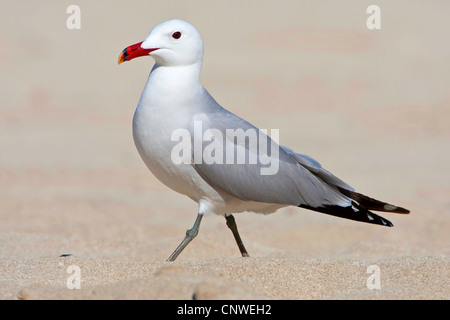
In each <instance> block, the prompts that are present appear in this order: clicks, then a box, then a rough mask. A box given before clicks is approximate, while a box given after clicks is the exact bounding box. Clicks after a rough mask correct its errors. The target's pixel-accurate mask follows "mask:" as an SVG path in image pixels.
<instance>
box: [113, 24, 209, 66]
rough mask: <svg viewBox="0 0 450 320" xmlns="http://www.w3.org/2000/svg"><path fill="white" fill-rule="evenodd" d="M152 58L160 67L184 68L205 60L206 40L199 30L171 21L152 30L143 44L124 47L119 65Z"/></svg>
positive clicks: (189, 25)
mask: <svg viewBox="0 0 450 320" xmlns="http://www.w3.org/2000/svg"><path fill="white" fill-rule="evenodd" d="M146 55H150V56H152V57H153V58H154V59H155V62H156V64H157V65H159V66H185V65H191V64H197V63H200V64H201V62H202V59H203V40H202V37H201V36H200V33H199V32H198V31H197V29H195V28H194V26H192V25H191V24H190V23H187V22H186V21H183V20H178V19H175V20H169V21H166V22H163V23H161V24H159V25H157V26H156V27H154V28H153V29H152V31H151V32H150V34H149V35H148V37H147V38H146V39H145V40H144V41H143V42H139V43H136V44H134V45H132V46H129V47H127V48H125V49H124V50H123V51H122V53H121V54H120V56H119V64H120V63H122V62H124V61H129V60H131V59H134V58H136V57H140V56H146Z"/></svg>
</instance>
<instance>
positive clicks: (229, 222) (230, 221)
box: [225, 214, 250, 257]
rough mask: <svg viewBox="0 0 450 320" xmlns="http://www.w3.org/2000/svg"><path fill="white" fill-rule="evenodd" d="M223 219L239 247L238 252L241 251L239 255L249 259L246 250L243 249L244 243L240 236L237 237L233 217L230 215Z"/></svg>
mask: <svg viewBox="0 0 450 320" xmlns="http://www.w3.org/2000/svg"><path fill="white" fill-rule="evenodd" d="M225 219H226V220H227V226H228V228H230V230H231V232H233V236H234V239H235V240H236V243H237V245H238V247H239V251H241V255H242V256H243V257H250V255H249V254H248V252H247V250H246V249H245V247H244V243H243V242H242V239H241V236H240V235H239V232H238V229H237V225H236V221H235V220H234V217H233V216H232V215H231V214H230V215H229V216H225Z"/></svg>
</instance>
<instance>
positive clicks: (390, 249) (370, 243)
mask: <svg viewBox="0 0 450 320" xmlns="http://www.w3.org/2000/svg"><path fill="white" fill-rule="evenodd" d="M69 4H72V3H69V2H65V1H59V2H58V3H57V4H56V3H55V1H38V2H28V3H26V4H25V3H19V2H17V1H10V0H7V1H6V2H5V3H4V4H3V5H2V7H3V10H2V12H1V13H0V15H1V17H0V18H1V19H0V28H1V30H3V31H2V33H1V35H0V40H1V43H2V46H1V48H0V77H1V83H2V85H1V86H0V150H1V151H0V298H1V299H448V298H449V297H450V286H449V278H450V277H449V270H450V268H449V240H450V239H449V234H450V232H449V231H450V213H449V210H448V208H449V207H450V197H449V195H450V185H449V181H450V173H449V170H448V163H450V148H449V142H450V130H449V126H448V124H449V123H450V94H449V91H448V88H449V84H450V70H449V68H448V56H449V54H450V45H449V44H448V41H442V34H443V33H445V30H448V29H449V27H450V23H449V21H448V19H447V12H448V11H449V10H450V5H449V4H448V3H445V2H433V3H426V2H414V3H410V2H408V1H395V3H392V2H390V1H378V3H377V4H378V5H379V6H380V7H381V9H382V11H381V12H382V29H381V30H368V29H367V28H366V25H365V21H366V19H367V17H368V15H367V14H366V13H365V9H366V4H364V3H361V2H360V1H344V2H339V4H338V3H337V2H335V1H320V2H316V1H302V2H300V1H286V0H284V1H276V2H274V1H271V2H268V3H267V4H266V5H261V4H260V2H259V1H246V2H244V3H242V2H240V1H227V2H223V3H220V4H219V3H214V4H212V3H211V2H208V1H197V2H196V3H195V5H192V4H190V2H189V4H187V3H186V2H182V1H164V2H162V3H160V4H155V2H149V1H134V2H133V5H132V6H130V5H124V4H125V2H123V1H95V2H92V1H77V4H78V5H79V6H80V8H81V14H82V16H81V29H80V30H68V29H67V27H66V19H67V17H68V14H67V13H66V8H67V6H68V5H69ZM237 5H239V8H240V9H239V10H235V7H236V6H237ZM170 18H182V19H185V20H187V21H190V22H191V23H193V24H194V25H195V26H197V28H198V29H199V30H200V32H201V33H202V35H203V37H204V41H205V61H204V69H203V73H202V82H203V84H204V86H205V87H206V88H207V89H208V90H209V91H210V93H211V94H212V95H213V96H214V97H215V98H216V99H217V100H218V101H219V102H220V103H221V104H222V105H224V106H226V107H227V108H228V109H230V110H231V111H233V112H235V113H236V114H238V115H240V116H242V117H244V118H246V119H248V120H249V121H250V122H252V123H254V124H255V125H257V126H259V127H261V128H268V129H272V128H274V129H275V128H277V129H278V128H279V129H280V141H281V143H282V144H284V145H287V146H289V147H290V148H292V149H294V150H296V151H297V152H300V153H304V154H308V155H310V156H312V157H314V158H316V159H317V160H319V161H320V162H321V163H322V165H323V166H324V167H326V168H327V169H329V170H330V171H331V172H333V173H335V174H336V175H337V176H339V177H341V178H342V179H344V180H345V181H346V182H348V183H349V184H350V185H352V186H353V187H355V188H356V189H357V190H358V191H359V192H362V193H365V194H368V195H370V196H372V197H375V198H379V199H382V200H385V201H388V202H391V203H394V204H398V205H400V206H403V207H406V208H408V209H410V210H411V214H410V215H395V214H384V215H383V216H385V217H386V218H388V219H389V220H391V221H392V222H393V223H394V225H395V227H393V228H385V227H381V226H373V225H368V224H363V223H359V222H353V221H348V220H342V219H338V218H335V217H330V216H326V215H321V214H318V213H314V212H311V211H307V210H304V209H299V208H286V209H282V210H279V211H278V212H277V213H275V214H272V215H269V216H263V215H258V214H254V213H241V214H237V215H235V217H236V221H237V223H238V226H239V229H240V232H241V236H242V238H243V241H244V243H245V244H246V246H247V249H248V251H249V253H250V255H251V257H250V258H242V257H240V255H239V251H238V248H237V246H236V244H235V242H234V239H233V237H232V234H231V232H230V231H229V230H228V228H227V227H226V225H225V219H223V217H220V216H209V217H207V218H205V219H203V221H202V226H201V229H200V233H199V235H198V237H197V238H196V239H195V240H194V241H193V242H192V243H191V244H190V245H189V246H188V247H187V249H186V250H185V251H184V252H183V253H182V254H181V255H180V257H179V258H178V260H177V261H176V262H173V263H167V262H165V259H166V258H167V257H168V256H169V255H170V253H171V252H172V251H173V250H174V249H175V247H176V246H177V245H178V243H179V242H180V241H181V240H182V238H183V236H184V233H185V231H186V229H188V228H190V227H191V226H192V224H193V222H194V220H195V216H196V210H197V208H196V204H195V203H193V202H192V201H191V200H190V199H188V198H186V197H185V196H183V195H179V194H177V193H175V192H173V191H171V190H169V189H168V188H167V187H165V186H164V185H162V184H161V183H160V182H159V181H157V180H156V178H155V177H153V176H152V175H151V173H150V172H149V171H148V170H147V169H146V167H145V165H144V164H143V162H142V161H141V159H140V158H139V155H138V153H137V151H136V150H135V147H134V144H133V140H132V135H131V119H132V116H133V112H134V109H135V106H136V104H137V102H138V99H139V95H140V92H141V90H142V88H143V86H144V84H145V81H146V77H147V75H148V72H149V70H150V68H151V66H152V64H153V61H152V60H151V58H140V59H136V60H134V61H132V62H130V63H126V64H122V65H120V66H118V65H117V57H118V54H119V53H120V51H121V50H122V49H123V48H124V47H126V46H127V45H130V44H133V43H136V42H138V41H142V40H143V39H144V37H145V36H146V35H147V34H148V32H149V30H150V29H151V28H152V27H153V26H154V25H156V24H158V23H160V22H162V21H164V20H167V19H170ZM73 266H75V268H76V270H79V276H80V277H79V279H80V289H76V288H74V289H69V287H71V286H74V285H75V284H76V282H74V281H72V280H73V279H74V278H73V276H76V273H68V272H67V271H68V270H71V269H70V267H73ZM371 266H375V269H376V270H378V271H379V280H380V282H379V286H377V288H374V289H373V288H372V289H370V288H371V284H374V282H373V281H372V280H373V276H374V275H375V273H373V271H372V272H371V271H370V270H373V269H371V268H373V267H371ZM368 271H369V272H368ZM68 280H69V285H68ZM368 283H369V285H368Z"/></svg>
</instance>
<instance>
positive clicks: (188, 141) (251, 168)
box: [118, 19, 409, 261]
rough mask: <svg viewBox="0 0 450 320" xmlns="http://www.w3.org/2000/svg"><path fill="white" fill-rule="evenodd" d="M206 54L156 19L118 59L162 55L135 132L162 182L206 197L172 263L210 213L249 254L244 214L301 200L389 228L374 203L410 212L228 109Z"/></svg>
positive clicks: (198, 41)
mask: <svg viewBox="0 0 450 320" xmlns="http://www.w3.org/2000/svg"><path fill="white" fill-rule="evenodd" d="M203 52H204V50H203V40H202V37H201V35H200V33H199V32H198V31H197V30H196V28H195V27H194V26H192V25H191V24H190V23H188V22H186V21H183V20H179V19H174V20H169V21H166V22H163V23H161V24H159V25H157V26H155V27H154V28H153V29H152V30H151V32H150V34H149V35H148V36H147V38H145V40H144V41H142V42H139V43H136V44H134V45H131V46H129V47H127V48H125V49H124V50H123V51H122V52H121V53H120V55H119V60H118V63H119V64H121V63H123V62H125V61H130V60H132V59H134V58H137V57H141V56H151V57H152V58H153V59H154V61H155V64H154V66H153V68H152V69H151V72H150V75H149V77H148V80H147V83H146V85H145V88H144V90H143V92H142V94H141V97H140V100H139V103H138V105H137V108H136V111H135V113H134V117H133V139H134V142H135V145H136V148H137V150H138V152H139V154H140V156H141V158H142V160H143V161H144V163H145V164H146V165H147V167H148V169H149V170H150V171H151V172H152V173H153V174H154V175H155V176H156V178H157V179H159V180H160V181H161V182H162V183H164V184H165V185H166V186H168V187H169V188H171V189H173V190H174V191H176V192H178V193H181V194H184V195H186V196H188V197H189V198H191V199H192V200H193V201H195V202H197V203H198V211H197V217H196V220H195V222H194V225H193V226H192V228H190V229H188V230H187V231H186V235H185V237H184V239H183V240H182V241H181V243H180V244H179V246H178V247H177V248H176V249H175V251H174V252H173V253H172V254H171V255H170V256H169V258H168V259H167V261H175V259H176V258H177V257H178V256H179V255H180V253H181V252H182V251H183V249H184V248H186V246H187V245H188V244H189V243H190V242H191V241H192V240H193V239H194V238H195V237H196V236H197V234H198V231H199V228H200V223H201V221H202V218H203V216H205V215H209V214H217V215H223V216H224V217H225V219H226V225H227V226H228V228H229V229H230V230H231V232H232V234H233V236H234V238H235V241H236V243H237V245H238V248H239V250H240V253H241V255H242V256H243V257H248V256H249V254H248V252H247V250H246V248H245V246H244V243H243V241H242V239H241V236H240V234H239V232H238V228H237V224H236V220H235V218H234V216H233V214H236V213H240V212H244V211H250V212H256V213H263V214H268V213H273V212H275V211H277V210H278V209H280V208H282V207H286V206H296V207H300V208H305V209H309V210H313V211H316V212H320V213H324V214H328V215H332V216H337V217H340V218H346V219H350V220H355V221H360V222H366V223H371V224H378V225H382V226H388V227H392V226H393V225H392V223H391V222H390V221H389V220H387V219H385V218H383V217H381V216H378V215H376V214H375V213H373V212H371V211H370V210H373V211H383V212H393V213H394V212H395V213H401V214H407V213H409V210H407V209H405V208H402V207H399V206H395V205H392V204H389V203H386V202H382V201H379V200H376V199H373V198H370V197H368V196H366V195H363V194H361V193H358V192H356V191H355V190H354V189H353V188H352V187H351V186H350V185H348V184H347V183H346V182H344V181H343V180H341V179H339V178H338V177H336V176H335V175H333V174H332V173H331V172H329V171H327V170H326V169H325V168H323V167H322V166H321V164H320V163H319V162H317V161H316V160H314V159H313V158H311V157H309V156H307V155H304V154H299V153H296V152H294V151H293V150H291V149H290V148H288V147H285V146H282V145H279V144H278V143H277V141H275V140H276V139H275V137H272V138H271V137H269V136H268V135H267V134H266V132H267V130H263V129H258V128H256V127H255V126H253V125H252V124H251V123H249V122H247V121H246V120H244V119H242V118H240V117H238V116H237V115H235V114H233V113H231V112H230V111H228V110H227V109H225V108H223V107H222V106H221V105H220V104H219V103H217V102H216V100H215V99H214V98H213V97H212V96H211V95H210V94H209V93H208V91H207V90H206V89H205V88H204V87H203V86H202V84H201V83H200V71H201V67H202V60H203ZM229 133H230V134H229ZM233 134H234V135H233ZM242 135H244V137H243V138H242ZM255 137H256V139H257V143H256V144H255V143H252V142H254V141H255V139H254V138H255ZM255 145H256V146H255ZM208 148H209V149H208ZM207 149H208V150H207ZM269 150H270V154H269ZM207 151H208V152H207ZM236 159H237V160H236ZM269 166H272V168H270V167H269ZM264 169H266V171H264ZM270 169H272V170H270Z"/></svg>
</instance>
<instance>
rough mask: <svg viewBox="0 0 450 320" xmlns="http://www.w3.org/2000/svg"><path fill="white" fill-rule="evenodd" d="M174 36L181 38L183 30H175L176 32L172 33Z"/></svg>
mask: <svg viewBox="0 0 450 320" xmlns="http://www.w3.org/2000/svg"><path fill="white" fill-rule="evenodd" d="M172 38H174V39H180V38H181V32H180V31H177V32H174V33H173V34H172Z"/></svg>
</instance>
